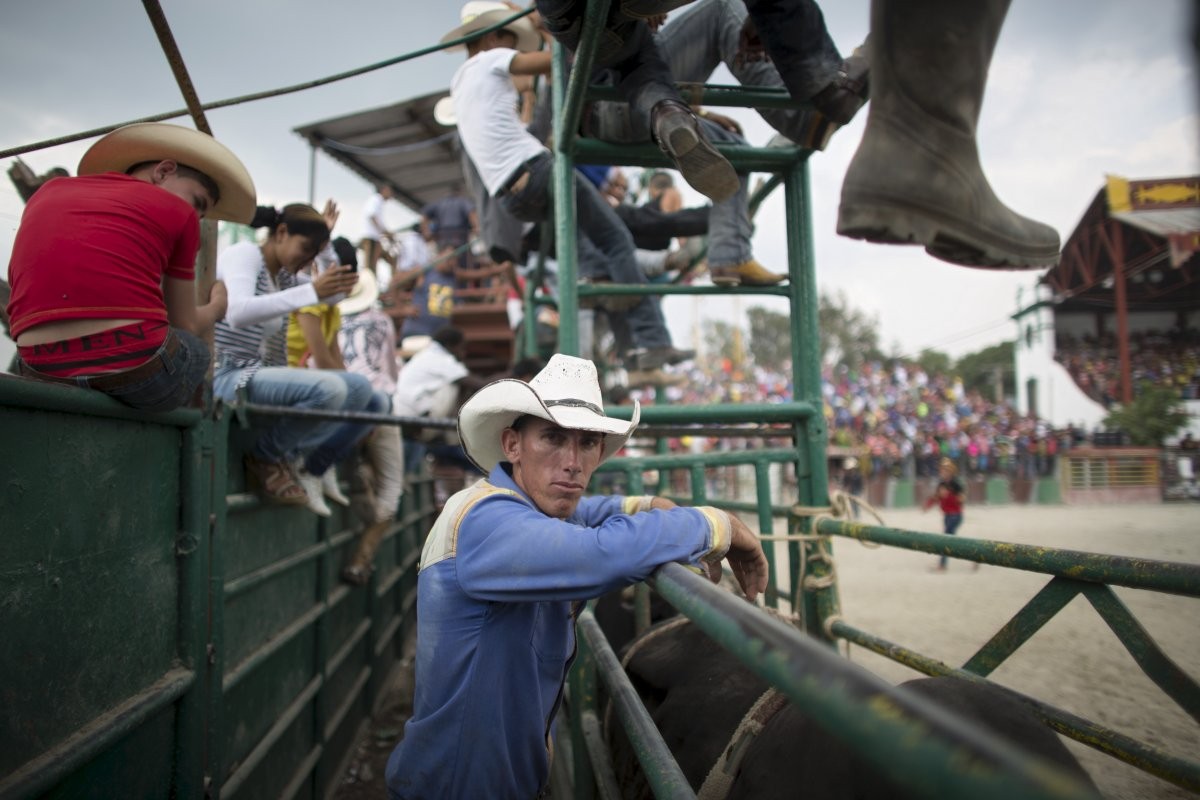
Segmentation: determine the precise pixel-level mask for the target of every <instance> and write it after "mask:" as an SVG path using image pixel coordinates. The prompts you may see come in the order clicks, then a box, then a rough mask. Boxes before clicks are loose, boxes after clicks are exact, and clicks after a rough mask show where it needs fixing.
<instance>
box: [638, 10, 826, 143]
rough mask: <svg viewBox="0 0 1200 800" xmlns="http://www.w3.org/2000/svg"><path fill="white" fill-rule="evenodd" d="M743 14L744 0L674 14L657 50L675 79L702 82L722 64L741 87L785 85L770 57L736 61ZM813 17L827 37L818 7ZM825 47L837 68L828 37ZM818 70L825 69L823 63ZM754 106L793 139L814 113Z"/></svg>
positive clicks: (807, 21)
mask: <svg viewBox="0 0 1200 800" xmlns="http://www.w3.org/2000/svg"><path fill="white" fill-rule="evenodd" d="M746 16H747V13H746V5H745V4H744V3H743V2H742V0H700V1H699V2H697V3H693V4H692V5H690V6H688V7H687V8H685V9H683V11H681V12H679V13H678V14H675V15H674V16H673V17H672V18H671V20H670V23H669V24H668V25H667V26H666V27H664V28H663V29H662V30H661V31H660V32H659V33H658V35H657V36H656V37H655V38H656V41H657V42H658V48H659V51H660V52H661V53H662V55H663V59H664V60H665V61H666V62H667V66H668V67H669V68H670V70H671V74H672V75H674V76H675V79H676V80H678V81H689V82H693V83H705V82H707V81H708V79H709V78H710V77H711V76H712V73H713V71H714V70H715V69H716V68H717V65H718V64H721V63H724V64H725V66H726V67H728V68H729V71H730V72H731V73H732V74H733V77H734V78H736V79H737V82H738V83H740V84H741V85H742V86H757V87H761V88H768V89H781V88H783V78H781V77H780V75H779V71H778V70H777V69H776V68H775V65H774V64H773V63H772V62H770V61H756V62H743V63H739V62H738V60H737V51H738V34H739V33H740V32H741V30H742V25H743V24H744V23H745V21H746ZM804 22H805V24H812V18H811V16H806V17H805V18H804ZM817 22H818V24H819V26H820V28H819V34H821V35H824V38H825V39H828V38H829V37H828V34H827V33H825V32H824V31H825V28H824V20H823V19H821V18H820V17H819V12H818V19H817ZM808 38H812V37H808ZM828 48H832V50H833V54H834V56H835V58H834V60H832V61H831V62H830V68H831V69H832V70H833V71H834V72H836V70H837V68H838V66H840V64H841V57H840V56H838V55H837V50H836V48H835V47H834V46H833V42H832V40H829V42H828V46H827V47H826V46H825V45H822V49H823V50H827V49H828ZM822 71H825V68H824V67H823V68H822ZM832 75H833V73H832V72H830V73H829V78H826V79H825V83H828V82H829V80H830V79H832ZM822 86H824V84H822ZM817 88H818V89H820V88H822V87H817ZM809 96H811V94H810V95H809ZM757 111H758V114H759V116H761V117H762V118H763V119H764V120H765V121H766V123H767V124H768V125H770V126H771V127H772V128H774V129H775V130H777V131H779V132H780V133H782V134H783V135H784V136H787V137H788V138H789V139H793V140H799V139H801V138H803V137H804V135H805V133H806V131H807V130H808V127H809V119H810V118H811V117H812V114H813V112H812V111H811V110H809V109H780V108H760V109H757Z"/></svg>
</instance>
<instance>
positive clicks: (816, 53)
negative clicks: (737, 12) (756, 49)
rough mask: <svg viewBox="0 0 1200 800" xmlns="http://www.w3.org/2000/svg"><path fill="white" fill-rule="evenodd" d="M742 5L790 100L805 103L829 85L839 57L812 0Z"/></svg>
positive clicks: (755, 1)
mask: <svg viewBox="0 0 1200 800" xmlns="http://www.w3.org/2000/svg"><path fill="white" fill-rule="evenodd" d="M745 3H746V10H747V11H749V12H750V16H752V17H754V24H755V26H756V27H757V28H758V35H759V36H760V37H761V38H762V40H763V44H764V45H766V48H767V53H769V54H770V56H771V61H772V62H773V63H774V64H775V68H776V69H777V70H779V76H780V77H781V78H783V85H784V86H786V87H787V89H788V92H789V93H790V94H791V95H792V97H793V98H794V99H796V100H807V99H809V98H810V97H812V96H813V95H814V94H816V93H817V92H819V91H821V90H822V89H824V88H825V87H826V86H828V85H829V82H830V81H832V80H833V78H834V77H835V76H836V75H837V71H838V68H839V67H841V63H842V57H841V55H839V54H838V50H837V47H836V46H835V45H834V43H833V40H832V39H830V38H829V32H828V31H827V30H826V29H825V17H824V16H823V15H822V14H821V9H820V7H818V6H817V4H816V2H814V0H745ZM785 135H786V134H785Z"/></svg>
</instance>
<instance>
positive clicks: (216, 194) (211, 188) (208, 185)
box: [59, 158, 221, 205]
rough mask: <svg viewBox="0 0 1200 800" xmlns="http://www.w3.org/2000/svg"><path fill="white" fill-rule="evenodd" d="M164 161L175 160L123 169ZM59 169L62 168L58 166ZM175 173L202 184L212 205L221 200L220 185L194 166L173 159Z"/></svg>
mask: <svg viewBox="0 0 1200 800" xmlns="http://www.w3.org/2000/svg"><path fill="white" fill-rule="evenodd" d="M164 161H175V159H173V158H160V159H158V160H157V161H139V162H138V163H136V164H134V165H133V166H132V167H130V168H129V169H127V170H125V174H126V175H132V174H133V173H135V172H137V171H138V170H140V169H145V168H146V167H154V166H157V165H159V164H161V163H162V162H164ZM59 169H62V168H61V167H59ZM63 174H64V175H65V174H66V170H63ZM175 174H176V175H178V176H179V177H181V178H191V179H192V180H194V181H195V182H196V183H198V184H200V185H201V186H203V187H204V191H206V192H208V194H209V196H210V197H212V199H213V205H216V204H217V203H219V202H221V187H219V186H217V182H216V181H214V180H213V179H212V178H210V177H208V176H207V175H205V174H204V173H203V172H201V171H200V170H198V169H196V168H195V167H189V166H188V165H187V164H180V163H179V162H178V161H175Z"/></svg>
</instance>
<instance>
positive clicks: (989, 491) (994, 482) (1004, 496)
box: [984, 478, 1012, 506]
mask: <svg viewBox="0 0 1200 800" xmlns="http://www.w3.org/2000/svg"><path fill="white" fill-rule="evenodd" d="M984 497H985V498H986V499H985V502H986V503H987V504H988V505H989V506H1004V505H1008V504H1009V503H1011V502H1012V495H1011V494H1010V493H1009V491H1008V478H988V479H987V483H986V484H984Z"/></svg>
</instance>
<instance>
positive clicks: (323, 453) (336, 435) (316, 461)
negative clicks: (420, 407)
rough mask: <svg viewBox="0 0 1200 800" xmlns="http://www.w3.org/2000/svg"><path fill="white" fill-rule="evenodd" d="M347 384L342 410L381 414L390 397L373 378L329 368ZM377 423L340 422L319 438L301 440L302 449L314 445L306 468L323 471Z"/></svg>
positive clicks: (348, 452)
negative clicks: (376, 388)
mask: <svg viewBox="0 0 1200 800" xmlns="http://www.w3.org/2000/svg"><path fill="white" fill-rule="evenodd" d="M330 371H331V372H333V374H334V375H337V376H338V378H340V379H341V380H342V381H343V382H344V383H345V384H346V402H345V403H344V404H343V405H342V408H341V409H340V410H342V411H369V412H371V413H373V414H378V413H381V412H383V411H386V410H387V408H388V398H387V396H386V395H385V394H383V393H382V392H376V391H374V390H372V388H371V382H370V381H369V380H367V379H366V377H364V376H362V375H358V374H356V373H353V372H339V371H335V370H330ZM374 427H375V426H374V425H373V424H372V423H369V422H340V423H337V425H336V426H335V427H334V429H333V430H332V431H330V432H329V433H328V434H327V435H326V436H324V437H322V438H321V439H320V440H317V441H314V439H315V437H314V439H308V440H306V441H303V442H301V443H300V446H299V447H298V449H299V450H300V451H301V452H304V451H305V450H307V449H309V447H314V449H313V450H312V452H310V453H308V456H307V457H306V458H305V460H304V468H305V469H306V470H308V473H309V474H310V475H317V476H320V475H324V474H325V470H327V469H329V468H330V467H331V466H333V465H334V464H336V463H337V462H339V461H341V460H342V459H343V458H345V457H346V456H348V455H350V451H351V450H353V449H354V446H355V445H356V444H358V442H359V441H361V440H362V438H363V437H364V436H366V435H367V434H369V433H370V432H371V431H372V430H373V429H374Z"/></svg>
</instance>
